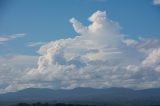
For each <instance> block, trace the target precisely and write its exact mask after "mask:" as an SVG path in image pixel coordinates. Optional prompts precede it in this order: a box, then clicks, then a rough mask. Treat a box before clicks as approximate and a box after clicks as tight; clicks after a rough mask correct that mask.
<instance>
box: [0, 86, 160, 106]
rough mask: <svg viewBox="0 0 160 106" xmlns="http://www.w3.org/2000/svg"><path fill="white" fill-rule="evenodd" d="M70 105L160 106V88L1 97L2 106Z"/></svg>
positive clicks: (33, 90)
mask: <svg viewBox="0 0 160 106" xmlns="http://www.w3.org/2000/svg"><path fill="white" fill-rule="evenodd" d="M35 102H41V103H46V102H47V103H52V104H53V103H54V104H55V103H69V104H72V103H73V104H94V105H107V106H153V105H154V106H158V105H159V104H160V88H153V89H144V90H132V89H128V88H116V87H113V88H106V89H94V88H75V89H70V90H52V89H47V88H28V89H24V90H20V91H17V92H12V93H6V94H1V95H0V106H1V105H2V106H5V105H9V104H17V103H35Z"/></svg>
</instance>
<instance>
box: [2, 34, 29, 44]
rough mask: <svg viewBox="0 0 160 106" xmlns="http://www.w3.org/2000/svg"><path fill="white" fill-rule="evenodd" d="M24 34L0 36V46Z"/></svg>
mask: <svg viewBox="0 0 160 106" xmlns="http://www.w3.org/2000/svg"><path fill="white" fill-rule="evenodd" d="M25 35H26V34H25V33H17V34H10V35H0V44H3V43H5V42H7V41H10V40H14V39H17V38H21V37H24V36H25Z"/></svg>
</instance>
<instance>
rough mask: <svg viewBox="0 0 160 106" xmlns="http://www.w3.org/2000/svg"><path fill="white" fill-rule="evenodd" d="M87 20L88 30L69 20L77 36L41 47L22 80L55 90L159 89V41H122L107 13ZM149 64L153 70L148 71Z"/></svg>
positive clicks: (118, 29)
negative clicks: (35, 65) (35, 66)
mask: <svg viewBox="0 0 160 106" xmlns="http://www.w3.org/2000/svg"><path fill="white" fill-rule="evenodd" d="M88 20H89V21H90V22H91V24H90V25H89V26H84V25H83V24H82V23H81V22H79V21H78V20H76V19H75V18H72V19H71V20H70V22H71V24H72V25H73V28H74V30H75V31H76V32H77V33H78V34H79V36H76V37H75V38H68V39H60V40H56V41H51V42H49V43H47V44H45V45H43V46H41V47H40V49H39V51H38V52H39V53H40V55H41V56H40V57H39V60H38V62H37V64H38V67H37V68H34V69H32V70H30V71H29V72H28V73H27V74H26V76H25V78H26V79H25V80H28V81H31V82H32V81H33V82H38V83H40V84H41V86H43V84H45V85H47V86H49V87H50V88H54V89H59V88H66V89H69V88H75V87H95V88H102V87H113V86H114V87H115V86H116V87H130V88H138V89H141V88H149V87H155V86H157V85H160V83H159V80H160V79H159V76H158V75H159V74H160V73H159V72H158V71H156V69H155V68H157V69H159V68H158V67H159V62H157V61H158V60H159V59H158V58H159V57H158V56H159V52H158V51H157V50H156V48H157V49H158V48H159V46H158V45H157V44H158V43H159V40H157V41H156V40H155V39H154V40H150V39H148V40H147V39H143V38H139V40H134V39H131V38H127V39H126V38H124V37H123V34H121V33H120V26H119V25H118V23H117V22H114V21H112V20H110V19H108V17H107V14H106V12H102V11H97V12H95V13H94V14H93V15H91V16H90V17H89V18H88ZM147 49H149V50H150V51H147ZM155 52H156V53H155ZM153 55H156V56H153ZM152 59H153V60H152ZM155 59H156V60H155ZM150 60H152V63H153V64H155V67H154V68H153V67H149V68H147V67H148V65H147V66H146V64H151V63H148V62H147V61H150ZM151 75H153V76H151Z"/></svg>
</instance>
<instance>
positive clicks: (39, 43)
mask: <svg viewBox="0 0 160 106" xmlns="http://www.w3.org/2000/svg"><path fill="white" fill-rule="evenodd" d="M45 43H46V42H30V43H29V44H28V45H27V46H28V47H37V46H41V45H44V44H45Z"/></svg>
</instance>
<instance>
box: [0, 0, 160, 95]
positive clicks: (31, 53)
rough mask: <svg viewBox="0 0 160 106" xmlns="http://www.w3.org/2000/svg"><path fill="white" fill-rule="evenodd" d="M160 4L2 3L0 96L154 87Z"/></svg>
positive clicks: (84, 0) (159, 83) (129, 0)
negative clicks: (34, 90)
mask: <svg viewBox="0 0 160 106" xmlns="http://www.w3.org/2000/svg"><path fill="white" fill-rule="evenodd" d="M159 20H160V0H1V1H0V49H1V50H0V93H5V92H11V91H17V90H21V89H25V88H30V87H32V88H33V87H34V88H51V89H72V88H76V87H92V88H108V87H125V88H132V89H146V88H157V87H160V21H159Z"/></svg>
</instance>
